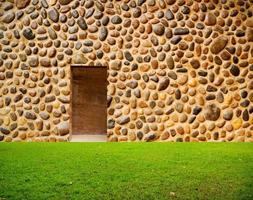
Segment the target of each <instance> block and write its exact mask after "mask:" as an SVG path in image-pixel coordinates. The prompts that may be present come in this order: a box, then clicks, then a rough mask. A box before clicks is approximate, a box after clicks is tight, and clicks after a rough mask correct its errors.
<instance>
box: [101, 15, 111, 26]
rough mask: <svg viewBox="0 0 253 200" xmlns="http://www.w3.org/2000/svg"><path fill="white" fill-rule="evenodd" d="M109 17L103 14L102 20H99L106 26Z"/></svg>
mask: <svg viewBox="0 0 253 200" xmlns="http://www.w3.org/2000/svg"><path fill="white" fill-rule="evenodd" d="M109 20H110V19H109V17H108V16H104V17H103V18H102V20H101V22H102V24H103V25H104V26H106V25H107V24H108V23H109Z"/></svg>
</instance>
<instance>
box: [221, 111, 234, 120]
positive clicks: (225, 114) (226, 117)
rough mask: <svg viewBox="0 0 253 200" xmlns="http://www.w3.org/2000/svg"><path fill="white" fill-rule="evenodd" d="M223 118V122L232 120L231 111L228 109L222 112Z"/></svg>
mask: <svg viewBox="0 0 253 200" xmlns="http://www.w3.org/2000/svg"><path fill="white" fill-rule="evenodd" d="M223 118H224V119H225V120H231V119H232V118H233V110H231V109H229V110H226V111H224V113H223Z"/></svg>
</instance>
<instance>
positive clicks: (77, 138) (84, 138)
mask: <svg viewBox="0 0 253 200" xmlns="http://www.w3.org/2000/svg"><path fill="white" fill-rule="evenodd" d="M106 141H107V135H72V138H71V140H70V142H106Z"/></svg>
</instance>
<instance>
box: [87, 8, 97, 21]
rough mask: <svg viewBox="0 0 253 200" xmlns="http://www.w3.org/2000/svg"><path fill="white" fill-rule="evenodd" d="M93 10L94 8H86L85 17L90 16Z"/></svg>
mask: <svg viewBox="0 0 253 200" xmlns="http://www.w3.org/2000/svg"><path fill="white" fill-rule="evenodd" d="M94 11H95V9H94V8H90V9H88V10H87V12H86V14H85V18H86V19H88V18H89V17H91V16H92V15H93V13H94Z"/></svg>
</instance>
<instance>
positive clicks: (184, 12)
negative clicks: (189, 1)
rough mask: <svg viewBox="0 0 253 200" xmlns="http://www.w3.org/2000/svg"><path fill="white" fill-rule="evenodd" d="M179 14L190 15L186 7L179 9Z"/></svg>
mask: <svg viewBox="0 0 253 200" xmlns="http://www.w3.org/2000/svg"><path fill="white" fill-rule="evenodd" d="M181 12H182V13H183V14H189V13H190V8H189V7H187V6H183V7H182V9H181Z"/></svg>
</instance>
